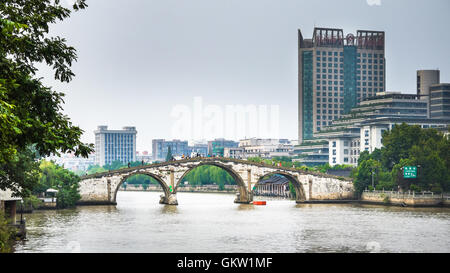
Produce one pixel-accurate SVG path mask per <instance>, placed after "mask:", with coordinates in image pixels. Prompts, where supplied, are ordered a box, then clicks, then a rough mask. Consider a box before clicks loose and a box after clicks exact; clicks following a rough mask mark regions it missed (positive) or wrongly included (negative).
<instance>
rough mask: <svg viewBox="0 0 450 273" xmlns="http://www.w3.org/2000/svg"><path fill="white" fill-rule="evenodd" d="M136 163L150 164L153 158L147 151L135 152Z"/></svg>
mask: <svg viewBox="0 0 450 273" xmlns="http://www.w3.org/2000/svg"><path fill="white" fill-rule="evenodd" d="M136 161H139V162H144V163H151V162H152V161H153V157H152V155H151V154H150V153H149V152H148V151H143V152H142V153H140V152H136Z"/></svg>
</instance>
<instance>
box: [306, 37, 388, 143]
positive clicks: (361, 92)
mask: <svg viewBox="0 0 450 273" xmlns="http://www.w3.org/2000/svg"><path fill="white" fill-rule="evenodd" d="M298 50H299V54H298V57H299V60H298V61H299V62H298V63H299V70H298V80H299V83H298V84H299V85H298V86H299V120H298V121H299V124H298V126H299V127H298V130H299V143H302V142H303V141H304V140H310V139H313V138H314V133H317V132H319V131H320V130H321V128H323V127H324V126H328V125H331V122H332V121H333V120H335V119H338V118H340V117H341V116H342V115H344V114H346V113H348V112H349V111H350V110H351V109H352V107H354V106H356V105H357V104H358V103H359V102H360V101H362V100H364V99H365V98H368V97H372V96H375V94H376V93H377V92H383V91H384V90H385V57H384V32H382V31H367V30H358V31H357V34H356V36H355V35H353V34H348V35H346V36H345V37H344V34H343V30H342V29H333V28H315V29H314V33H313V38H312V39H304V38H303V36H302V33H301V31H300V30H299V31H298Z"/></svg>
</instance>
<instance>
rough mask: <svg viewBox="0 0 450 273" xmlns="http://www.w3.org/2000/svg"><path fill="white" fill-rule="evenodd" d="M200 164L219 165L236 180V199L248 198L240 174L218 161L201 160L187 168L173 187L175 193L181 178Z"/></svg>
mask: <svg viewBox="0 0 450 273" xmlns="http://www.w3.org/2000/svg"><path fill="white" fill-rule="evenodd" d="M200 166H215V167H219V168H221V169H222V170H224V171H226V172H227V173H228V174H229V175H231V177H232V178H233V179H234V181H235V182H236V184H237V186H238V190H239V197H238V199H240V200H237V201H241V200H248V198H249V193H248V191H247V186H246V184H245V183H244V180H243V179H242V178H241V176H240V175H239V174H238V173H237V172H236V171H234V170H233V168H231V167H229V166H226V165H224V164H222V163H219V162H201V163H199V164H197V165H195V166H192V167H190V168H189V169H187V170H186V171H185V172H184V173H183V175H182V176H181V177H180V178H179V179H178V181H177V184H176V187H175V191H174V193H175V194H176V193H177V190H178V186H179V185H180V183H181V181H183V178H184V177H185V176H186V175H187V174H188V173H190V172H191V171H192V170H194V169H195V168H198V167H200Z"/></svg>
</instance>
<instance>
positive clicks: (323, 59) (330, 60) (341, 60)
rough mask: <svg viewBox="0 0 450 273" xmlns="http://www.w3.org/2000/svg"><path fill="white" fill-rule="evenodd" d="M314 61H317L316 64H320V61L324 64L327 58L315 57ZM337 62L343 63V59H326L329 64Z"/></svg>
mask: <svg viewBox="0 0 450 273" xmlns="http://www.w3.org/2000/svg"><path fill="white" fill-rule="evenodd" d="M316 60H317V61H318V62H320V61H322V62H326V61H327V58H326V57H322V58H320V57H317V58H316ZM338 60H339V62H343V61H344V58H339V59H338V58H332V57H328V61H329V62H333V61H334V62H337V61H338Z"/></svg>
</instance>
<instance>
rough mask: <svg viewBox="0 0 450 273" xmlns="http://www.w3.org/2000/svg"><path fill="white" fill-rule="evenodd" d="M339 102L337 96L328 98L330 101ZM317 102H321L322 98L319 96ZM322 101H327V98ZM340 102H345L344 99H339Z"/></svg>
mask: <svg viewBox="0 0 450 273" xmlns="http://www.w3.org/2000/svg"><path fill="white" fill-rule="evenodd" d="M333 101H334V102H338V99H337V98H334V99H332V98H328V102H333ZM317 102H320V98H317ZM322 102H327V98H322ZM339 102H341V103H344V99H339Z"/></svg>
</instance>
